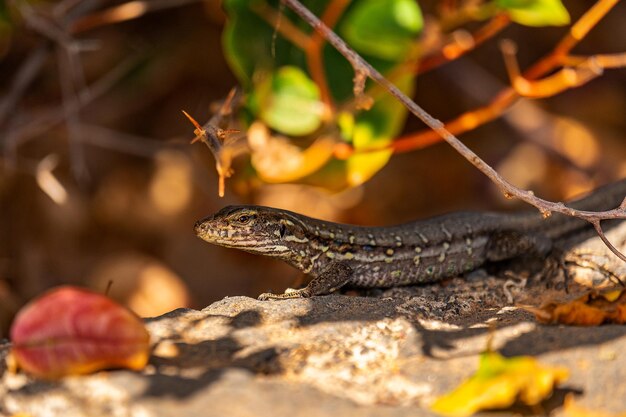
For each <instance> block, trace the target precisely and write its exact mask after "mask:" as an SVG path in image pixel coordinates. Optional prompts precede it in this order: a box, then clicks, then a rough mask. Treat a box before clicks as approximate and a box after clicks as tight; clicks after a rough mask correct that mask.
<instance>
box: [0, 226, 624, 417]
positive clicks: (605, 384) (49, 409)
mask: <svg viewBox="0 0 626 417" xmlns="http://www.w3.org/2000/svg"><path fill="white" fill-rule="evenodd" d="M619 229H621V231H620V230H619ZM625 235H626V225H624V227H620V228H618V229H616V230H613V231H612V232H611V234H610V236H609V237H612V238H613V239H615V238H617V239H618V240H619V236H625ZM621 239H622V240H619V241H618V240H613V242H616V244H617V245H618V246H620V247H622V248H623V247H625V246H626V243H625V239H623V237H622V238H621ZM587 243H588V244H590V245H591V244H593V242H587ZM587 247H591V246H587ZM581 248H582V246H581ZM598 250H602V247H601V246H599V249H598ZM580 253H583V254H584V253H587V252H584V251H583V252H580ZM585 256H587V255H585ZM600 258H601V259H604V260H606V262H614V261H615V260H614V259H612V258H611V256H609V255H606V256H604V255H603V256H600ZM600 258H597V257H596V258H594V259H596V260H597V259H600ZM602 262H604V261H602ZM616 265H618V266H617V268H618V269H617V271H618V274H621V277H622V278H623V279H626V271H624V269H623V268H624V266H623V265H621V264H616ZM569 267H570V273H571V276H572V277H574V278H575V279H577V280H582V281H586V282H587V281H591V282H596V283H599V282H600V281H601V280H599V279H598V277H597V276H594V275H593V273H594V272H593V270H590V268H589V267H588V265H587V266H580V265H578V266H577V265H574V263H573V262H571V264H570V265H569ZM620 268H622V269H620ZM496 275H499V276H501V277H502V278H495V277H494V276H491V275H489V274H487V273H486V272H485V271H482V272H480V271H479V272H477V273H474V274H472V275H470V276H469V277H466V278H456V279H452V280H448V281H445V282H443V283H440V284H436V285H429V286H423V287H405V288H396V289H391V290H387V291H384V292H383V291H378V292H375V293H371V294H369V295H368V296H349V295H328V296H322V297H314V298H312V299H299V300H282V301H274V302H267V301H266V302H261V301H257V300H254V299H251V298H246V297H231V298H226V299H224V300H221V301H219V302H216V303H214V304H212V305H210V306H208V307H207V308H205V309H203V310H201V311H196V310H182V309H181V310H174V311H172V312H170V313H168V314H165V315H163V316H160V317H156V318H153V319H148V320H147V326H148V329H149V331H150V333H151V335H152V338H153V342H154V346H155V347H154V352H153V356H152V358H151V361H150V365H149V366H148V367H147V368H146V369H145V370H144V371H142V372H129V371H109V372H99V373H96V374H94V375H89V376H75V377H68V378H64V379H63V380H60V381H53V382H50V381H36V380H32V379H30V378H28V377H27V376H25V375H24V374H21V373H17V374H16V373H12V372H8V371H6V368H4V367H3V368H0V372H2V380H1V381H0V414H4V415H9V416H10V415H13V414H16V413H20V412H21V413H25V415H32V416H42V417H44V416H63V417H71V416H91V417H99V416H141V417H144V416H177V417H178V416H201V415H202V416H257V417H264V416H268V417H269V416H277V417H280V416H328V415H333V416H335V417H341V416H356V415H358V416H381V417H386V416H406V415H420V416H429V415H433V413H431V412H430V411H428V406H429V404H430V403H431V402H432V401H433V400H434V398H436V397H437V396H439V395H441V394H443V393H445V392H447V391H449V390H451V389H452V388H454V387H455V386H456V385H457V384H459V383H460V382H461V381H462V380H464V379H465V378H467V377H468V376H469V375H471V374H472V373H473V372H474V371H475V370H476V367H477V362H478V361H477V357H478V354H479V353H480V352H481V351H482V350H484V349H485V347H486V345H487V340H488V338H491V339H492V346H493V347H494V348H496V349H498V350H499V351H500V352H502V353H503V354H504V355H505V356H513V355H533V356H537V357H538V359H539V360H540V362H542V363H545V364H553V365H557V364H558V365H564V366H566V367H567V368H569V370H570V371H571V376H570V378H569V379H568V381H566V382H565V383H564V384H563V385H562V386H561V387H560V388H559V389H558V390H557V391H556V392H555V394H554V395H553V397H552V398H551V399H550V400H548V401H546V402H545V403H544V404H542V410H543V411H544V412H545V413H552V414H553V415H564V413H563V409H562V405H563V399H564V396H565V395H566V394H567V393H573V394H574V395H575V396H576V403H577V404H579V405H580V406H582V407H586V408H589V409H592V410H603V411H606V412H612V413H618V412H624V411H626V400H625V398H626V383H625V382H624V381H626V327H624V326H614V325H611V326H600V327H566V326H544V325H539V324H537V323H536V322H535V320H534V318H533V317H532V316H531V315H530V314H529V313H526V312H524V311H522V310H519V309H516V308H514V307H511V306H512V305H514V304H515V303H526V304H534V305H537V304H540V303H541V301H542V300H547V299H551V298H554V297H559V298H563V297H573V296H574V294H572V293H570V294H566V293H565V292H564V291H563V289H562V287H563V280H562V279H561V280H560V281H559V279H555V280H551V281H550V282H549V283H546V282H545V281H546V280H545V275H544V274H537V275H532V274H525V273H517V274H514V273H503V272H502V271H500V272H498V273H497V274H496ZM7 352H8V346H5V347H4V348H0V355H2V356H5V355H6V353H7ZM1 362H2V363H3V362H4V361H1ZM2 366H4V365H2ZM516 410H517V411H516V412H518V413H521V414H522V415H524V414H526V415H532V414H534V413H536V412H537V409H535V410H530V409H526V408H518V409H516ZM510 413H511V412H510V411H506V412H505V414H504V415H509V414H510Z"/></svg>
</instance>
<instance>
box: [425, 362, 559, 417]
mask: <svg viewBox="0 0 626 417" xmlns="http://www.w3.org/2000/svg"><path fill="white" fill-rule="evenodd" d="M568 376H569V372H568V370H567V369H565V368H562V367H549V366H543V365H540V364H539V363H538V362H537V361H536V360H535V359H534V358H532V357H530V356H516V357H512V358H505V357H503V356H502V355H500V354H499V353H497V352H485V353H483V354H482V355H481V357H480V365H479V367H478V370H477V371H476V373H475V374H474V375H473V376H472V377H470V378H469V379H468V380H467V381H465V382H464V383H463V384H461V385H460V386H458V387H457V388H456V389H455V390H454V391H452V392H450V393H448V394H446V395H444V396H442V397H439V398H438V399H437V401H435V403H434V404H433V405H432V406H431V409H432V410H433V411H435V412H437V413H439V414H442V415H446V416H458V417H463V416H469V415H472V414H474V413H475V412H477V411H479V410H485V409H494V408H506V407H510V406H511V405H513V404H514V403H515V402H516V401H519V402H520V403H523V404H526V405H535V404H538V403H540V402H541V401H542V400H544V399H545V398H547V397H549V396H550V395H551V394H552V389H553V388H554V386H555V385H556V384H558V383H559V382H561V381H564V380H565V379H567V377H568Z"/></svg>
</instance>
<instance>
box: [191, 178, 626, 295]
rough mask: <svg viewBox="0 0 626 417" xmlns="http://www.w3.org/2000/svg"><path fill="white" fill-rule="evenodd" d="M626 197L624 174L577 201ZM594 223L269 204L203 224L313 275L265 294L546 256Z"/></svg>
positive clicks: (391, 281) (597, 205) (231, 210)
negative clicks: (312, 210)
mask: <svg viewBox="0 0 626 417" xmlns="http://www.w3.org/2000/svg"><path fill="white" fill-rule="evenodd" d="M625 196H626V180H622V181H620V182H617V183H615V184H612V185H610V186H607V187H604V188H602V189H600V190H599V191H597V192H596V193H593V194H592V195H590V196H589V197H587V198H584V199H582V200H579V201H576V202H574V203H572V204H571V206H572V207H575V208H579V209H586V210H606V209H611V208H615V207H616V206H617V205H619V203H620V202H621V200H622V199H623V198H624V197H625ZM589 229H590V226H589V225H588V223H587V222H585V221H581V220H579V219H575V218H571V217H568V216H564V215H561V214H553V215H552V216H551V217H550V218H548V219H543V218H542V216H541V215H539V214H538V213H537V212H525V213H519V214H498V213H465V212H459V213H452V214H448V215H444V216H439V217H435V218H431V219H427V220H422V221H416V222H412V223H407V224H403V225H398V226H389V227H362V226H352V225H346V224H338V223H332V222H326V221H322V220H318V219H313V218H310V217H306V216H303V215H300V214H297V213H293V212H290V211H286V210H281V209H275V208H270V207H262V206H229V207H226V208H224V209H222V210H220V211H219V212H217V213H216V214H215V215H213V216H210V217H207V218H205V219H203V220H200V221H198V222H197V223H196V225H195V231H196V234H197V235H198V236H199V237H200V238H202V239H203V240H205V241H207V242H210V243H213V244H217V245H220V246H225V247H229V248H237V249H241V250H244V251H247V252H251V253H256V254H261V255H266V256H270V257H273V258H277V259H281V260H283V261H285V262H287V263H289V264H290V265H292V266H294V267H296V268H298V269H299V270H301V271H302V272H304V273H306V274H309V275H311V276H312V277H313V279H312V281H311V282H310V284H309V285H308V286H307V287H306V288H303V289H300V290H289V291H287V292H286V293H285V294H262V295H261V296H260V297H259V298H261V299H268V298H297V297H310V296H313V295H319V294H327V293H329V292H332V291H334V290H336V289H338V288H340V287H342V286H343V285H346V284H350V285H352V286H356V287H394V286H401V285H409V284H420V283H430V282H435V281H438V280H441V279H443V278H446V277H452V276H457V275H459V274H462V273H465V272H469V271H472V270H474V269H476V268H478V267H480V266H481V265H483V264H484V263H485V262H493V261H502V260H506V259H512V258H515V257H520V256H528V255H535V256H545V255H547V254H548V253H549V252H550V251H551V250H552V249H554V248H555V246H558V242H559V241H560V240H565V239H569V240H571V237H572V235H575V234H576V233H580V232H581V231H589Z"/></svg>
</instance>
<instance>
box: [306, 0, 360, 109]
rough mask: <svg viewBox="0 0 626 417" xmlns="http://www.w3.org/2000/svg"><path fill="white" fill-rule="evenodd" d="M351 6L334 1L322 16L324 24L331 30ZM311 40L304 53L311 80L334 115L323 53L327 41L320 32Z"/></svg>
mask: <svg viewBox="0 0 626 417" xmlns="http://www.w3.org/2000/svg"><path fill="white" fill-rule="evenodd" d="M349 4H350V0H332V1H331V2H329V3H328V5H327V6H326V10H325V11H324V14H323V15H322V22H324V23H325V24H326V26H328V27H330V28H332V27H334V26H335V25H336V24H337V21H338V20H339V18H340V17H341V15H342V14H343V12H344V10H345V8H346V7H348V5H349ZM309 40H310V42H309V43H308V46H307V48H305V50H304V53H305V55H306V59H307V64H308V67H309V72H310V73H311V79H313V81H315V84H317V86H318V87H319V89H320V95H321V99H322V102H323V103H324V104H325V105H326V107H327V109H328V111H329V113H331V114H332V113H334V111H333V109H334V108H335V104H334V102H333V99H332V96H331V94H330V89H329V88H328V83H327V82H326V74H325V71H324V54H323V52H324V45H325V43H326V40H325V39H324V37H323V36H320V34H319V32H313V34H312V35H311V36H310V38H309Z"/></svg>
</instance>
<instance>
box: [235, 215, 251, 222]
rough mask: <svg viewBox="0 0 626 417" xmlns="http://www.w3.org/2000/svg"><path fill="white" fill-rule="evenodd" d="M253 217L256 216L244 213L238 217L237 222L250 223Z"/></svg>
mask: <svg viewBox="0 0 626 417" xmlns="http://www.w3.org/2000/svg"><path fill="white" fill-rule="evenodd" d="M253 218H254V216H252V215H248V214H242V215H241V216H239V217H237V223H239V224H247V223H250V220H252V219H253Z"/></svg>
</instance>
